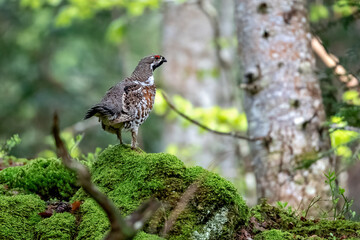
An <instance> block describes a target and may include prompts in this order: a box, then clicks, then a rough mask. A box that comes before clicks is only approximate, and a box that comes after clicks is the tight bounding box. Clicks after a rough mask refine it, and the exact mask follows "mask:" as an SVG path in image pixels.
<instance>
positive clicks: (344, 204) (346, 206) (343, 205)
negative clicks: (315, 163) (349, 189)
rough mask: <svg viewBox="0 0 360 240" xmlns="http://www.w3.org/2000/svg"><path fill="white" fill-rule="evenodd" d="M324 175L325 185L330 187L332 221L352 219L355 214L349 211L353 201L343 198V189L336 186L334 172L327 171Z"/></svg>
mask: <svg viewBox="0 0 360 240" xmlns="http://www.w3.org/2000/svg"><path fill="white" fill-rule="evenodd" d="M324 175H325V177H326V180H325V183H326V184H328V185H329V187H330V193H331V203H332V211H333V218H334V220H336V219H344V218H345V217H350V218H354V217H355V215H356V213H355V212H354V211H352V210H351V206H352V204H353V200H349V199H348V198H347V197H346V196H345V189H344V188H341V187H340V186H338V185H337V183H336V174H335V172H334V171H331V170H329V172H328V173H325V174H324ZM340 200H341V201H340ZM338 209H340V210H338Z"/></svg>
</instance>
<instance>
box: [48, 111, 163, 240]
mask: <svg viewBox="0 0 360 240" xmlns="http://www.w3.org/2000/svg"><path fill="white" fill-rule="evenodd" d="M52 132H53V136H54V139H55V144H56V149H57V154H58V157H60V158H61V159H62V162H63V164H64V165H65V166H66V167H67V168H68V169H70V170H72V171H74V172H75V173H76V174H77V179H78V182H79V184H80V186H81V187H82V188H83V189H84V191H85V192H86V193H88V194H89V195H90V196H91V197H92V198H94V199H95V201H96V202H97V203H98V204H99V205H100V206H101V207H102V208H103V210H104V211H105V213H106V215H107V217H108V219H109V221H110V226H111V230H110V232H109V233H108V235H107V236H106V237H105V239H107V240H125V239H132V238H133V237H134V236H135V234H136V232H137V230H139V229H141V228H142V227H143V225H144V221H145V219H148V218H149V216H151V215H152V213H153V212H155V211H156V210H157V209H158V207H159V203H158V202H157V201H155V200H150V201H149V202H146V203H145V204H143V205H142V206H140V207H139V209H138V210H137V211H135V212H134V213H133V214H132V215H131V216H130V217H129V222H127V221H125V219H124V218H123V217H122V216H121V214H120V211H119V209H118V208H117V207H116V206H115V205H114V203H113V202H112V201H111V200H110V199H109V198H108V197H107V196H106V195H105V194H103V193H102V192H101V191H100V190H99V188H98V187H97V186H96V185H95V184H94V183H93V182H91V175H90V172H89V170H88V169H87V168H86V167H85V166H84V165H83V164H81V163H80V162H78V161H76V160H74V159H72V158H71V157H70V154H69V152H68V151H67V149H66V148H65V145H64V142H63V141H62V140H61V138H60V130H59V120H58V116H57V114H56V113H55V114H54V122H53V128H52ZM134 219H135V220H136V221H134Z"/></svg>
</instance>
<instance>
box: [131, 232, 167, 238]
mask: <svg viewBox="0 0 360 240" xmlns="http://www.w3.org/2000/svg"><path fill="white" fill-rule="evenodd" d="M134 240H165V238H162V237H159V236H156V235H152V234H148V233H145V232H139V233H138V234H137V235H136V236H135V238H134Z"/></svg>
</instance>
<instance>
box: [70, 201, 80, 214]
mask: <svg viewBox="0 0 360 240" xmlns="http://www.w3.org/2000/svg"><path fill="white" fill-rule="evenodd" d="M80 205H81V202H80V201H75V202H73V203H72V204H71V211H72V212H76V211H78V210H79V209H80Z"/></svg>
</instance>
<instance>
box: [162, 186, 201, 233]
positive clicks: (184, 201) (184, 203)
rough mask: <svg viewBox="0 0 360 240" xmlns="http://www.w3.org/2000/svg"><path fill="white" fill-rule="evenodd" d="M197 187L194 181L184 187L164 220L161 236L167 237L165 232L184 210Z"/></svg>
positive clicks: (167, 231)
mask: <svg viewBox="0 0 360 240" xmlns="http://www.w3.org/2000/svg"><path fill="white" fill-rule="evenodd" d="M198 188H199V183H198V182H195V183H193V184H191V185H190V186H189V187H188V188H187V189H186V191H185V192H184V194H183V195H182V196H181V198H180V200H179V202H178V203H177V205H176V207H175V208H174V210H173V211H172V212H171V213H170V216H169V219H168V220H167V221H166V222H165V224H164V228H163V230H162V233H161V236H162V237H167V234H168V233H169V231H170V230H171V229H172V227H173V226H174V224H175V222H176V220H177V219H178V217H179V216H180V214H181V213H182V212H183V211H184V210H185V208H186V206H187V205H188V203H189V202H190V200H191V199H192V198H193V197H194V194H195V192H196V191H197V190H198Z"/></svg>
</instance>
